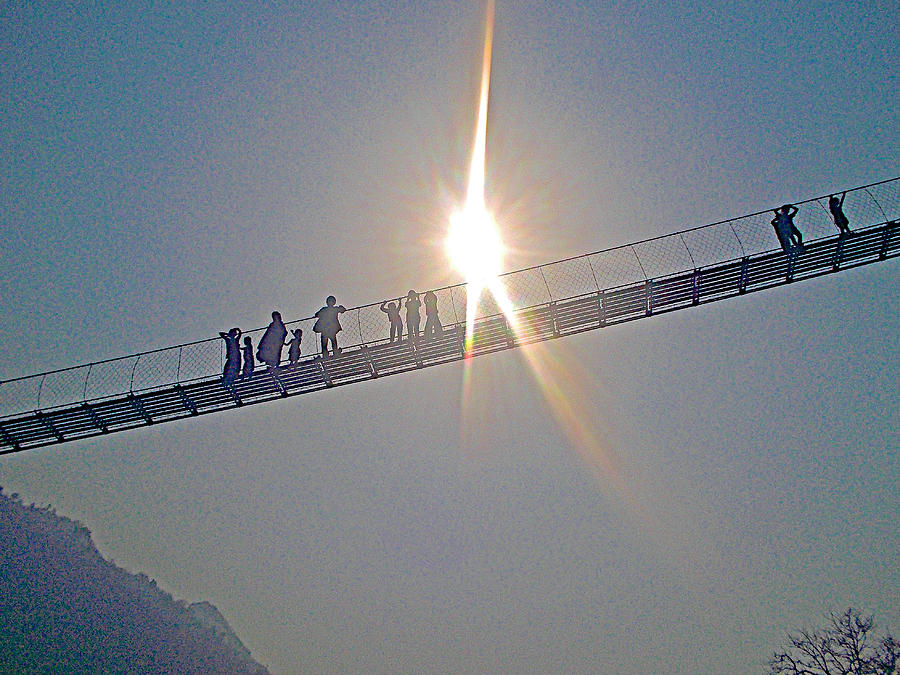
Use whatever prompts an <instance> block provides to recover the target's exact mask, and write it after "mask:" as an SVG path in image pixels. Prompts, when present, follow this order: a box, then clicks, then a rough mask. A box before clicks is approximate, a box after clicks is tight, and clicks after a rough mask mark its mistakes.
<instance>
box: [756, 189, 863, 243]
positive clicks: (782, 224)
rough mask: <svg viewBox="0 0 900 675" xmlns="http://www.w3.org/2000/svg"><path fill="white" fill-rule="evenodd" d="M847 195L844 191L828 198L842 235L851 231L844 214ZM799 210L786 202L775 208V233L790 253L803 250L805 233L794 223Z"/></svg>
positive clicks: (773, 220) (829, 208)
mask: <svg viewBox="0 0 900 675" xmlns="http://www.w3.org/2000/svg"><path fill="white" fill-rule="evenodd" d="M846 196H847V193H846V192H844V193H843V194H842V195H841V196H840V197H838V196H837V195H831V196H830V197H829V198H828V211H829V212H830V213H831V217H832V219H833V220H834V224H835V226H836V227H837V228H838V231H839V232H840V235H841V236H842V237H843V236H846V235H848V234H850V233H851V232H850V221H849V220H848V218H847V216H846V215H844V197H846ZM799 211H800V209H798V208H797V207H796V206H794V205H793V204H785V205H784V206H782V207H780V208H777V209H775V211H774V213H775V217H774V218H772V227H774V228H775V235H776V236H777V237H778V242H779V243H780V244H781V248H783V249H784V251H785V253H788V254H790V253H794V252H795V251H800V252H802V251H803V235H802V234H800V230H798V229H797V226H796V225H794V216H796V215H797V213H798V212H799Z"/></svg>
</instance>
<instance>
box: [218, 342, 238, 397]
mask: <svg viewBox="0 0 900 675" xmlns="http://www.w3.org/2000/svg"><path fill="white" fill-rule="evenodd" d="M219 337H221V338H222V339H223V340H225V368H224V369H223V370H222V379H224V380H225V381H226V382H228V383H229V384H230V383H232V382H234V380H235V379H236V378H237V376H238V373H239V372H240V371H241V348H240V345H239V344H238V340H240V339H241V329H240V328H232V329H231V330H230V331H228V332H227V333H223V332H221V331H220V332H219Z"/></svg>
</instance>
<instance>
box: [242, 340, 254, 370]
mask: <svg viewBox="0 0 900 675" xmlns="http://www.w3.org/2000/svg"><path fill="white" fill-rule="evenodd" d="M243 351H244V372H243V373H241V375H242V376H243V377H244V378H245V379H246V378H248V377H250V376H251V375H253V342H252V341H251V340H250V336H249V335H248V336H247V337H245V338H244V347H243Z"/></svg>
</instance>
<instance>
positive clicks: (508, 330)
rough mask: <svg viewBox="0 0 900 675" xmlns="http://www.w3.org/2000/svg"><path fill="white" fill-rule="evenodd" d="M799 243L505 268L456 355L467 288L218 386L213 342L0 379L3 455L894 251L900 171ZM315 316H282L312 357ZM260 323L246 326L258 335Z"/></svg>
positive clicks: (823, 209)
mask: <svg viewBox="0 0 900 675" xmlns="http://www.w3.org/2000/svg"><path fill="white" fill-rule="evenodd" d="M795 204H796V205H797V206H798V207H799V213H798V215H797V216H796V218H795V223H796V225H797V227H798V228H799V229H800V230H801V232H803V236H804V243H805V244H806V245H805V248H804V249H803V250H802V251H800V250H793V251H790V252H788V251H784V250H782V248H781V247H780V246H779V244H778V240H777V238H776V236H775V233H774V230H773V228H772V225H771V224H770V222H769V221H770V219H771V217H772V211H771V210H768V211H762V212H758V213H754V214H750V215H747V216H742V217H740V218H735V219H731V220H726V221H722V222H719V223H713V224H711V225H705V226H701V227H696V228H692V229H688V230H683V231H680V232H675V233H672V234H668V235H664V236H660V237H656V238H653V239H647V240H644V241H640V242H636V243H633V244H627V245H624V246H619V247H615V248H611V249H606V250H603V251H597V252H594V253H589V254H586V255H581V256H577V257H574V258H569V259H566V260H560V261H556V262H552V263H548V264H545V265H538V266H535V267H531V268H527V269H523V270H517V271H514V272H509V273H507V274H505V275H503V276H502V277H501V278H500V280H501V283H502V285H503V288H504V289H505V291H506V292H507V295H508V297H509V299H510V300H511V302H512V304H513V306H514V307H515V323H516V327H517V330H516V331H513V330H512V327H511V322H510V320H509V319H508V318H507V317H506V316H505V315H504V314H503V313H501V312H500V309H499V308H498V307H497V305H496V303H495V302H494V301H493V299H491V298H488V297H484V298H482V300H481V301H480V303H479V305H478V307H477V310H476V317H475V328H474V333H473V340H472V343H471V345H470V347H469V350H468V352H467V351H466V342H465V334H464V333H465V327H466V315H465V314H466V290H467V289H466V285H465V284H459V285H456V286H449V287H446V288H441V289H435V293H436V295H437V296H438V308H439V313H440V316H441V319H442V321H443V323H444V330H443V334H442V335H441V336H440V337H435V338H432V339H425V338H424V337H422V338H420V339H419V340H417V341H410V340H408V339H404V340H401V341H400V342H390V341H389V340H388V323H387V320H386V318H385V315H384V314H383V313H382V312H381V311H380V309H379V306H380V304H381V303H373V304H370V305H364V306H360V307H355V308H352V309H348V310H347V311H346V312H345V313H344V314H343V315H342V318H341V321H342V323H343V326H344V331H343V333H342V334H341V341H342V348H343V351H342V353H341V354H340V355H339V356H337V357H331V358H326V359H323V358H321V357H320V356H318V355H316V356H306V357H304V358H301V360H300V361H299V362H298V363H297V364H296V365H288V364H283V365H282V366H281V367H279V368H277V369H275V370H273V371H268V370H265V369H261V370H260V369H258V370H257V371H256V372H255V373H254V374H253V376H252V377H250V378H246V379H237V380H235V381H234V382H232V383H226V382H225V381H224V380H223V379H222V376H221V373H222V367H223V364H224V358H225V355H224V344H223V342H222V340H220V339H219V338H213V339H209V340H204V341H199V342H192V343H186V344H182V345H176V346H174V347H169V348H165V349H158V350H154V351H148V352H142V353H140V354H133V355H131V356H126V357H121V358H117V359H109V360H105V361H98V362H95V363H90V364H85V365H81V366H76V367H72V368H65V369H61V370H55V371H50V372H46V373H39V374H37V375H31V376H27V377H20V378H15V379H9V380H6V381H2V382H0V454H6V453H11V452H19V451H22V450H28V449H31V448H38V447H42V446H47V445H54V444H58V443H64V442H68V441H74V440H77V439H82V438H89V437H92V436H99V435H104V434H110V433H115V432H118V431H124V430H126V429H132V428H136V427H142V426H148V425H151V424H157V423H162V422H168V421H172V420H177V419H182V418H185V417H192V416H196V415H202V414H206V413H211V412H217V411H221V410H229V409H233V408H238V407H242V406H245V405H250V404H254V403H262V402H265V401H270V400H274V399H280V398H284V397H287V396H294V395H297V394H304V393H309V392H314V391H319V390H322V389H327V388H330V387H334V386H339V385H345V384H353V383H357V382H362V381H365V380H369V379H371V378H375V377H382V376H387V375H394V374H398V373H403V372H407V371H411V370H416V369H419V368H425V367H428V366H435V365H439V364H442V363H448V362H451V361H459V360H461V359H464V358H467V357H472V356H480V355H483V354H488V353H491V352H495V351H501V350H505V349H512V348H515V347H517V346H519V345H523V344H528V343H532V342H539V341H543V340H550V339H555V338H559V337H563V336H566V335H572V334H574V333H580V332H583V331H588V330H596V329H599V328H604V327H607V326H611V325H615V324H618V323H623V322H625V321H633V320H635V319H642V318H646V317H650V316H653V315H654V314H661V313H665V312H670V311H675V310H679V309H685V308H688V307H694V306H697V305H702V304H705V303H708V302H714V301H717V300H723V299H725V298H730V297H734V296H737V295H743V294H745V293H749V292H755V291H760V290H764V289H767V288H772V287H775V286H780V285H783V284H788V283H792V282H796V281H801V280H804V279H810V278H814V277H818V276H821V275H824V274H832V273H836V272H839V271H841V270H845V269H849V268H852V267H858V266H861V265H868V264H872V263H876V262H880V261H884V260H886V259H888V258H894V257H897V256H898V255H900V232H898V230H900V220H898V219H900V177H898V178H893V179H889V180H885V181H881V182H878V183H873V184H870V185H865V186H860V187H857V188H853V189H850V190H847V191H846V198H845V201H844V212H845V213H846V214H847V216H848V218H849V220H850V226H851V228H853V233H852V234H851V235H849V236H848V235H841V234H838V232H837V228H836V227H835V225H834V223H833V220H832V217H831V214H830V213H829V211H828V207H827V196H824V197H817V198H813V199H807V200H806V201H803V202H796V203H795ZM314 321H315V318H314V317H309V318H304V319H300V320H298V321H292V322H287V323H286V325H287V326H289V327H301V328H303V332H304V339H303V345H302V352H303V353H305V354H311V353H316V352H317V349H318V345H317V338H318V336H317V335H316V334H315V333H314V332H313V331H312V324H313V322H314ZM261 334H262V329H258V330H256V331H247V332H245V333H244V335H249V336H252V337H253V342H254V344H256V343H258V341H259V337H260V335H261Z"/></svg>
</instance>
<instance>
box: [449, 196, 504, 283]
mask: <svg viewBox="0 0 900 675" xmlns="http://www.w3.org/2000/svg"><path fill="white" fill-rule="evenodd" d="M446 247H447V255H448V257H449V258H450V262H451V263H453V266H454V267H455V268H456V269H457V270H458V271H459V272H460V273H461V274H462V275H463V277H464V278H465V280H466V283H467V284H468V285H469V288H470V290H471V291H472V292H473V293H477V292H479V291H480V290H481V289H482V288H484V287H485V286H487V285H489V284H490V283H491V281H492V280H493V279H495V278H496V277H497V276H499V274H500V272H501V271H502V270H503V242H502V241H501V239H500V232H499V231H498V230H497V224H496V223H495V222H494V219H493V217H492V216H491V214H490V213H489V212H488V210H487V209H486V208H484V207H483V206H481V205H478V204H471V203H469V204H466V205H465V206H464V207H463V208H462V209H460V210H458V211H456V212H455V213H453V214H452V215H451V216H450V229H449V231H448V233H447V241H446Z"/></svg>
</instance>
